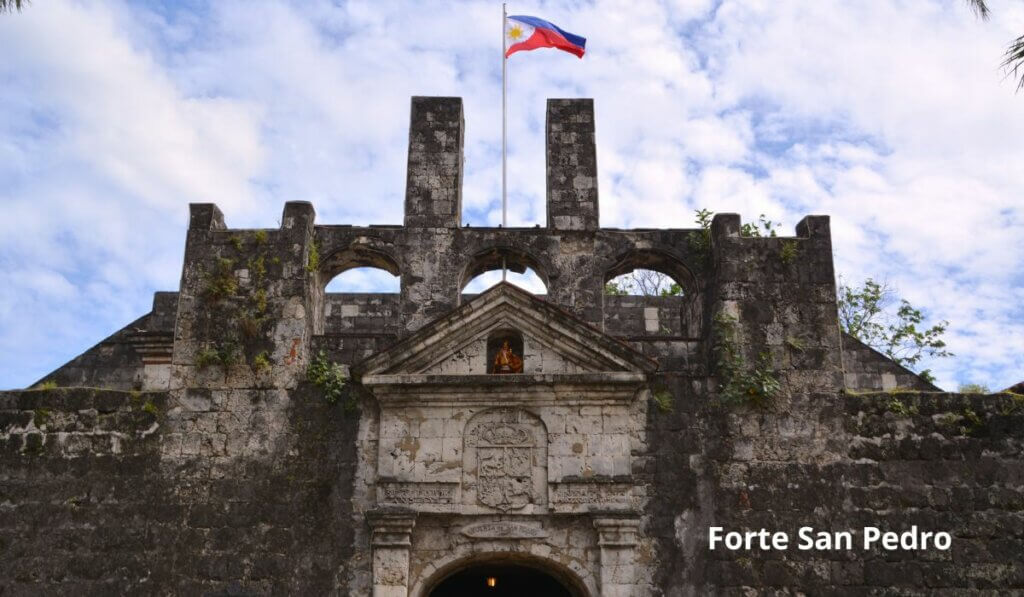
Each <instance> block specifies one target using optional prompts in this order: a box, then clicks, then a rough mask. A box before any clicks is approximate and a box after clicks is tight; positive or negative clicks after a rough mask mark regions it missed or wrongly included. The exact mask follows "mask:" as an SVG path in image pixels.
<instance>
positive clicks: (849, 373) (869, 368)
mask: <svg viewBox="0 0 1024 597" xmlns="http://www.w3.org/2000/svg"><path fill="white" fill-rule="evenodd" d="M843 378H844V380H845V382H846V388H847V389H849V390H854V391H857V392H872V391H874V392H877V391H882V390H884V391H891V390H895V389H897V388H899V389H903V390H919V391H924V392H937V391H939V388H937V387H935V385H934V384H931V383H929V382H927V381H926V380H925V379H924V378H922V377H921V376H920V375H917V374H916V373H914V372H913V371H910V370H909V369H907V368H906V367H902V366H900V365H898V364H897V363H896V362H894V361H893V360H892V359H890V358H888V357H886V356H885V355H884V354H882V353H880V352H878V351H877V350H875V349H873V348H871V347H870V346H868V345H867V344H864V343H863V342H861V341H860V340H858V339H856V338H854V337H853V336H851V335H849V334H847V333H845V332H844V333H843Z"/></svg>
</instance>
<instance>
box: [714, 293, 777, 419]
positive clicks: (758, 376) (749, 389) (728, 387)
mask: <svg viewBox="0 0 1024 597" xmlns="http://www.w3.org/2000/svg"><path fill="white" fill-rule="evenodd" d="M713 327H714V329H713V334H714V356H715V366H716V368H717V373H718V379H719V387H718V393H719V398H720V400H721V401H722V402H723V403H724V404H734V405H746V406H754V407H757V408H770V407H771V406H772V405H774V403H775V401H776V400H777V399H778V398H779V397H780V396H781V395H782V384H781V382H780V381H779V377H778V373H777V372H776V371H775V369H774V367H773V365H772V359H771V355H770V354H768V353H767V352H762V353H761V354H760V355H758V359H757V362H756V363H755V364H754V365H753V366H751V365H750V364H748V363H747V360H746V358H744V356H743V352H742V350H741V349H740V346H739V342H738V341H737V338H736V336H737V329H736V327H737V322H736V318H735V317H733V316H731V315H728V314H726V313H724V312H719V313H718V314H717V315H715V317H714V326H713Z"/></svg>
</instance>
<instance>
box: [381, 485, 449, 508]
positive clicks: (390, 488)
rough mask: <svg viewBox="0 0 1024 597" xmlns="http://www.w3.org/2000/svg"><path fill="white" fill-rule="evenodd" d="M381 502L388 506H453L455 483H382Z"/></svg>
mask: <svg viewBox="0 0 1024 597" xmlns="http://www.w3.org/2000/svg"><path fill="white" fill-rule="evenodd" d="M379 487H380V501H382V502H384V503H388V504H452V503H454V502H455V490H456V487H457V485H456V484H455V483H407V482H382V483H381V484H380V485H379Z"/></svg>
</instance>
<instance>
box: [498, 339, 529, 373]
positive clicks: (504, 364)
mask: <svg viewBox="0 0 1024 597" xmlns="http://www.w3.org/2000/svg"><path fill="white" fill-rule="evenodd" d="M522 372H523V359H522V358H520V357H519V356H518V355H516V353H515V352H513V351H512V346H511V344H510V343H509V341H508V340H504V341H503V342H502V343H501V348H499V349H498V353H497V354H496V355H494V364H493V366H492V367H491V373H522Z"/></svg>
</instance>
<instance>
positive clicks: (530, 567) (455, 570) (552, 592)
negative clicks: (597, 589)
mask: <svg viewBox="0 0 1024 597" xmlns="http://www.w3.org/2000/svg"><path fill="white" fill-rule="evenodd" d="M489 579H493V583H494V584H493V585H490V584H488V581H489ZM413 594H415V593H413ZM477 595H479V596H480V597H506V596H520V595H536V596H538V597H539V596H541V595H543V596H544V597H589V596H590V595H591V592H590V591H588V589H587V588H586V586H585V583H584V582H583V581H581V580H580V579H579V578H578V577H577V576H576V575H575V574H573V573H572V572H570V571H568V570H565V569H562V568H561V567H559V566H557V565H555V564H553V563H551V562H546V561H544V560H540V559H537V558H523V557H522V556H521V555H520V556H518V557H517V556H516V555H515V554H508V553H505V554H477V555H475V556H472V557H470V558H468V559H465V560H461V561H458V562H455V563H453V564H450V565H448V566H445V567H442V568H441V569H440V570H439V571H437V572H436V573H435V574H434V575H433V577H432V578H431V579H429V580H428V581H427V582H426V583H424V585H423V589H422V591H421V592H420V593H419V597H476V596H477Z"/></svg>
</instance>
